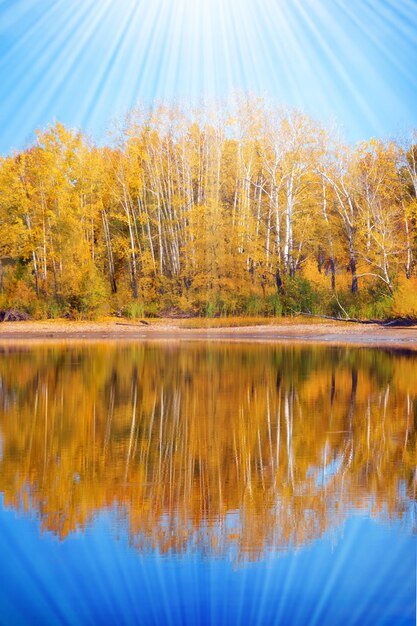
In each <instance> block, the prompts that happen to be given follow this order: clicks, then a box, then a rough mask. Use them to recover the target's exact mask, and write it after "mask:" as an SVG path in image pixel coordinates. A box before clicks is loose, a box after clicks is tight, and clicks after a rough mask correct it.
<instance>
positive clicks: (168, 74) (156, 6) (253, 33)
mask: <svg viewBox="0 0 417 626" xmlns="http://www.w3.org/2000/svg"><path fill="white" fill-rule="evenodd" d="M415 67H417V0H367V1H366V2H365V1H364V0H349V2H345V1H344V0H331V1H329V0H302V1H300V0H152V1H151V2H149V1H146V0H117V2H114V0H100V2H97V1H96V0H42V2H38V1H37V0H1V1H0V102H1V105H0V137H1V139H0V152H7V151H9V150H10V148H11V146H15V147H18V146H19V145H21V144H22V143H23V142H25V141H26V140H27V139H28V138H32V137H33V131H34V129H35V128H36V127H39V126H40V127H43V126H45V125H46V124H47V123H49V122H50V121H52V120H53V119H54V118H55V117H56V118H58V119H60V120H61V121H63V122H64V123H66V124H69V125H83V126H85V127H86V128H88V129H91V130H92V131H93V132H94V133H95V134H97V135H99V136H101V134H102V131H103V128H104V125H105V123H107V122H108V121H109V119H111V118H112V117H114V116H115V115H116V114H120V113H121V112H124V111H125V110H126V109H127V108H128V107H130V106H131V105H132V104H133V103H134V102H135V101H136V100H137V99H138V98H140V99H141V100H144V101H145V102H152V101H153V100H154V99H155V98H159V97H161V98H168V99H172V98H173V97H181V98H184V99H187V100H188V101H189V100H194V101H197V100H199V99H200V98H204V97H206V96H209V97H212V96H225V95H228V94H230V93H231V92H232V91H233V90H234V89H240V90H250V91H254V92H257V93H262V94H269V95H272V96H273V97H274V98H275V99H277V100H279V101H280V102H283V103H285V104H289V105H296V106H301V107H303V108H305V109H306V110H307V111H309V112H310V113H312V114H313V115H315V116H318V117H320V118H322V119H325V120H327V119H328V118H330V117H332V116H335V117H336V118H338V119H339V120H340V121H341V123H342V124H343V125H344V127H345V130H346V133H347V135H348V137H349V139H352V140H357V139H362V138H367V137H369V136H370V135H373V134H376V135H386V134H391V133H394V132H396V131H398V130H399V129H402V128H405V127H409V126H417V106H416V105H417V75H416V73H415Z"/></svg>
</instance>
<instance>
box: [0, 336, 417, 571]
mask: <svg viewBox="0 0 417 626" xmlns="http://www.w3.org/2000/svg"><path fill="white" fill-rule="evenodd" d="M416 380H417V359H415V358H414V357H410V356H407V355H406V354H403V355H401V354H394V355H391V354H388V353H384V352H381V351H371V350H357V349H353V350H352V349H345V348H334V349H326V348H321V347H317V348H308V349H307V348H301V347H276V346H259V345H258V346H257V345H253V346H248V345H245V346H240V345H238V344H233V345H226V344H219V345H207V346H205V345H202V344H196V345H188V346H187V347H183V348H181V347H179V346H168V347H161V346H159V347H158V346H157V345H126V346H119V347H117V346H115V345H113V344H110V345H109V344H108V345H100V346H97V345H96V346H84V347H82V346H78V347H77V346H72V347H59V346H55V347H48V348H46V347H43V348H36V349H30V350H23V349H21V350H17V349H15V350H7V349H3V351H2V352H1V354H0V442H1V443H0V491H1V492H2V493H3V494H4V503H5V505H6V506H9V507H13V508H14V509H16V510H19V511H23V512H24V513H25V514H27V515H36V516H37V517H39V518H40V520H41V525H42V529H44V530H49V531H52V532H53V533H55V534H56V535H57V536H59V537H60V538H65V537H67V536H68V534H69V533H72V532H73V531H74V530H76V529H85V528H86V526H87V525H88V524H89V523H91V522H92V521H93V520H94V519H95V517H97V516H98V514H99V513H100V512H101V511H103V510H106V509H111V510H112V511H113V510H114V509H115V510H116V511H117V514H118V518H119V520H120V523H123V525H125V524H127V527H128V533H129V538H130V542H131V544H133V545H134V546H136V547H137V548H138V549H139V550H141V551H145V550H146V551H147V550H155V549H157V550H158V551H159V552H162V553H166V554H173V553H175V554H178V553H183V552H186V551H187V552H189V551H190V550H194V549H198V550H199V551H201V552H202V553H204V554H207V555H224V554H226V553H233V555H234V558H235V559H236V560H237V561H242V560H257V559H259V558H260V557H262V555H264V554H265V551H266V550H271V549H273V550H287V549H288V547H293V546H301V545H304V544H306V543H309V542H311V541H312V540H314V539H316V538H319V537H321V536H322V535H323V533H325V532H329V531H333V530H336V529H337V528H338V527H339V526H340V525H341V524H342V523H343V522H344V521H345V519H346V518H347V517H348V515H349V513H350V511H351V510H352V509H355V510H358V509H359V510H363V511H365V512H366V513H367V514H370V515H372V516H375V517H378V518H380V519H382V520H384V521H390V520H394V519H396V520H397V521H398V520H399V521H400V523H401V524H403V526H404V528H405V529H406V530H407V531H414V529H415V519H414V510H415V505H414V503H415V496H416V465H417V455H416V425H417V390H416V385H415V381H416Z"/></svg>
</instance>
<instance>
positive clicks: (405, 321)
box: [296, 311, 417, 327]
mask: <svg viewBox="0 0 417 626" xmlns="http://www.w3.org/2000/svg"><path fill="white" fill-rule="evenodd" d="M296 315H300V316H302V317H316V318H319V319H322V320H332V321H334V322H352V323H354V324H378V326H384V327H390V326H392V327H398V326H400V327H401V326H416V325H417V320H416V319H413V318H410V317H396V318H394V319H387V320H375V319H370V320H363V319H358V318H355V317H333V316H332V315H314V314H313V313H304V312H301V311H300V312H297V313H296Z"/></svg>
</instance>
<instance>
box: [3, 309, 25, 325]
mask: <svg viewBox="0 0 417 626" xmlns="http://www.w3.org/2000/svg"><path fill="white" fill-rule="evenodd" d="M27 320H30V315H28V314H27V313H25V311H17V310H16V309H6V310H4V309H3V310H0V322H24V321H27Z"/></svg>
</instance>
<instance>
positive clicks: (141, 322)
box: [116, 320, 149, 328]
mask: <svg viewBox="0 0 417 626" xmlns="http://www.w3.org/2000/svg"><path fill="white" fill-rule="evenodd" d="M139 324H144V325H145V326H149V322H145V320H139ZM116 326H133V327H134V328H137V327H138V324H129V323H128V322H116Z"/></svg>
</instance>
